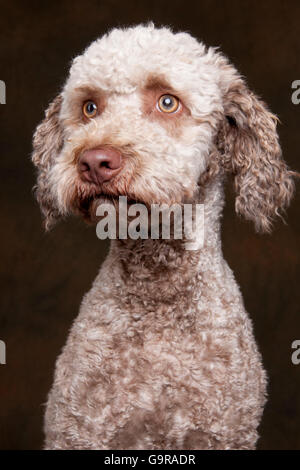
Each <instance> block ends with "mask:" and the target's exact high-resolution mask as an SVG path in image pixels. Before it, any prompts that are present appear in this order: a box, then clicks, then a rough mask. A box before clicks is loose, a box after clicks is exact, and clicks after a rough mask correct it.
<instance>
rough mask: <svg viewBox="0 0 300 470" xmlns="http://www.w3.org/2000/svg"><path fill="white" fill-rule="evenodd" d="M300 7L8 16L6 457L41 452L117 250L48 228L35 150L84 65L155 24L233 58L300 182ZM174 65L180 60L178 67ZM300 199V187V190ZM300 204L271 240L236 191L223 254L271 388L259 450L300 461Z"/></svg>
mask: <svg viewBox="0 0 300 470" xmlns="http://www.w3.org/2000/svg"><path fill="white" fill-rule="evenodd" d="M299 18H300V2H298V1H293V0H289V1H283V0H282V1H281V0H278V1H276V0H273V1H266V0H264V1H256V0H252V1H250V0H244V1H236V0H230V1H229V0H225V1H220V0H195V1H193V0H185V1H179V0H170V1H163V0H151V1H150V0H149V1H147V0H145V1H133V0H127V1H126V2H125V1H121V0H103V1H96V0H93V1H89V0H86V1H59V2H58V1H51V2H38V1H36V2H35V1H31V2H29V1H28V2H23V1H10V2H8V1H7V2H4V1H1V2H0V79H1V80H4V81H5V83H6V87H7V96H6V100H7V103H6V104H5V105H0V120H1V127H0V129H1V131H0V162H1V186H0V197H1V243H0V247H1V264H0V270H1V281H0V282H1V283H0V285H1V291H2V292H1V296H0V302H1V315H0V339H1V340H3V341H5V343H6V348H7V364H6V365H0V448H1V449H38V448H41V447H42V442H43V433H42V425H43V413H44V404H45V402H46V397H47V393H48V391H49V389H50V386H51V383H52V378H53V370H54V364H55V360H56V357H57V355H58V354H59V352H60V350H61V348H62V346H63V345H64V343H65V341H66V337H67V334H68V330H69V328H70V326H71V323H72V321H73V319H74V318H75V316H76V315H77V312H78V309H79V304H80V301H81V298H82V296H83V294H84V293H85V292H86V291H87V290H88V289H89V287H90V285H91V282H92V281H93V279H94V277H95V275H96V273H97V271H98V269H99V266H100V263H101V262H102V261H103V259H104V257H105V254H106V252H107V247H108V244H107V243H104V242H101V241H100V240H98V239H97V237H96V233H95V229H94V228H88V227H86V226H85V225H84V224H83V223H82V222H81V221H79V220H75V219H69V220H67V221H65V222H61V223H60V224H59V225H58V226H57V227H56V228H55V229H54V230H53V231H52V232H51V233H50V234H45V233H44V232H43V229H42V226H41V216H40V212H39V208H38V206H37V204H36V202H35V201H34V198H33V196H32V192H31V188H32V186H33V185H34V181H35V172H34V168H33V166H32V164H31V162H30V152H31V139H32V134H33V131H34V129H35V127H36V125H37V124H38V122H39V121H40V120H41V119H42V118H43V114H44V109H45V108H46V107H47V105H48V103H49V102H50V101H51V100H52V99H53V98H54V97H55V95H56V94H57V92H58V91H59V90H60V88H61V86H62V85H63V83H64V80H65V77H66V74H67V72H68V69H69V65H70V61H71V60H72V59H73V58H74V57H75V56H76V55H78V54H79V53H81V52H82V51H83V49H84V48H85V47H86V46H87V45H88V44H89V43H90V42H91V41H93V40H94V39H96V38H97V37H99V36H101V35H102V34H103V33H104V32H106V31H107V30H108V29H110V28H112V27H114V26H126V25H132V24H137V23H140V22H147V21H150V20H152V21H154V23H155V24H156V25H157V26H159V25H165V24H167V25H172V26H173V27H174V29H175V30H184V31H188V32H190V33H192V34H193V35H194V36H196V37H197V38H198V39H201V40H203V41H204V42H205V43H206V44H208V45H214V46H220V47H221V49H222V51H223V52H224V53H225V54H226V55H227V56H229V58H230V59H231V60H232V62H233V63H234V64H235V65H236V67H237V68H238V69H239V71H240V72H241V73H242V74H243V75H244V76H245V77H247V81H248V84H249V86H250V88H252V89H253V90H254V91H255V92H256V93H257V94H258V95H260V96H261V97H263V99H264V100H265V101H266V102H267V103H268V104H269V106H270V108H271V110H272V111H273V112H274V113H276V114H277V115H278V116H279V118H280V121H281V125H280V126H279V134H280V138H281V144H282V148H283V152H284V156H285V159H286V160H287V162H288V164H289V165H290V166H291V167H292V168H293V169H297V170H300V163H299V150H298V149H299V147H300V135H299V124H300V105H299V106H296V105H294V104H293V103H292V101H291V94H292V89H291V83H292V82H293V81H294V80H296V79H300V60H299V57H300V41H299V28H300V24H299V23H300V20H299ZM171 60H172V58H171V57H170V61H171ZM298 189H299V186H298ZM299 200H300V199H299V190H298V196H296V198H295V199H294V201H293V203H292V206H291V207H290V209H289V210H288V213H287V222H288V225H284V224H283V223H281V222H278V223H277V224H276V226H275V230H274V232H273V234H272V235H271V236H268V235H264V236H261V235H257V234H255V233H254V229H253V227H252V226H251V225H250V224H248V223H246V222H244V221H241V220H240V219H238V217H237V216H236V215H235V213H234V205H233V193H232V190H231V189H230V187H228V189H227V204H226V208H225V212H224V218H223V231H222V234H223V235H222V236H223V250H224V255H225V258H226V259H227V261H228V263H229V265H230V267H231V268H232V269H233V271H234V273H235V276H236V279H237V281H238V283H239V284H240V287H241V290H242V293H243V297H244V301H245V305H246V308H247V310H248V312H249V313H250V317H251V318H252V320H253V323H254V331H255V336H256V339H257V342H258V344H259V348H260V350H261V352H262V356H263V361H264V365H265V368H266V369H267V371H268V376H269V395H270V396H269V401H268V404H267V406H266V409H265V413H264V416H263V421H262V425H261V427H260V434H261V439H260V440H259V443H258V448H259V449H300V422H299V412H300V395H299V389H300V365H299V366H296V365H293V364H292V362H291V354H292V352H293V350H292V349H291V344H292V342H293V341H294V340H295V339H300V315H299V300H300V299H299V292H300V288H299V280H300V267H299V242H300V239H299V225H300V222H299V209H298V207H299Z"/></svg>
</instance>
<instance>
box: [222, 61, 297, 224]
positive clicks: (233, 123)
mask: <svg viewBox="0 0 300 470" xmlns="http://www.w3.org/2000/svg"><path fill="white" fill-rule="evenodd" d="M225 70H226V72H227V77H226V78H227V79H228V75H229V76H230V80H228V81H227V84H228V85H227V89H226V90H225V92H224V98H223V107H224V114H225V120H224V122H223V125H222V129H221V131H220V134H219V146H220V147H221V153H222V154H223V157H224V159H225V166H226V169H227V170H229V171H230V172H231V173H232V174H233V176H234V186H235V190H236V202H235V207H236V211H237V213H239V214H242V215H244V216H245V218H246V219H248V220H252V221H253V222H254V224H255V228H256V230H257V231H262V232H269V231H270V230H271V227H272V221H273V219H274V217H275V216H278V215H279V216H280V211H281V210H284V208H285V207H287V206H288V204H289V202H290V200H291V198H292V195H293V192H294V181H293V176H295V175H296V173H294V172H292V171H290V170H289V169H288V167H287V165H286V163H285V162H284V160H283V159H282V155H281V148H280V145H279V142H278V135H277V131H276V125H277V121H278V119H277V117H276V116H275V115H274V114H272V113H271V112H270V111H268V109H267V107H266V105H265V104H264V103H263V102H262V101H261V100H260V99H259V98H258V97H257V96H255V95H254V93H252V92H251V91H250V90H249V89H248V87H247V85H246V84H245V82H244V81H243V80H242V79H241V77H239V76H238V74H237V73H236V72H235V70H234V69H233V68H232V69H231V70H232V73H230V67H228V66H227V67H226V69H225ZM228 72H229V74H228Z"/></svg>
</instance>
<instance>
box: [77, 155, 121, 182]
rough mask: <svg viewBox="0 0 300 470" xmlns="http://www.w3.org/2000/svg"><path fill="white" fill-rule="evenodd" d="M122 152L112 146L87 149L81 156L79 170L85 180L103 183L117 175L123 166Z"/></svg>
mask: <svg viewBox="0 0 300 470" xmlns="http://www.w3.org/2000/svg"><path fill="white" fill-rule="evenodd" d="M121 162H122V156H121V153H120V152H119V151H118V150H117V149H114V148H112V147H98V148H95V149H90V150H86V151H85V152H83V153H82V155H81V156H80V159H79V162H78V170H79V173H80V175H81V177H82V179H83V180H84V181H88V182H90V183H95V184H99V183H103V182H104V181H109V180H111V179H112V178H113V176H115V175H116V174H117V173H118V172H119V171H120V168H121Z"/></svg>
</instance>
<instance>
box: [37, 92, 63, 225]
mask: <svg viewBox="0 0 300 470" xmlns="http://www.w3.org/2000/svg"><path fill="white" fill-rule="evenodd" d="M61 102H62V97H61V95H58V96H57V97H56V98H55V99H54V100H53V102H52V103H51V104H50V106H49V107H48V109H47V110H46V113H45V118H44V120H43V121H42V122H41V123H40V124H39V125H38V126H37V128H36V131H35V133H34V137H33V153H32V161H33V163H34V165H35V166H36V167H37V169H38V177H37V184H36V186H35V187H34V190H35V194H36V198H37V200H38V202H39V204H40V207H41V211H42V214H43V216H44V224H45V228H46V230H48V229H49V228H50V227H51V226H52V225H53V224H54V223H55V221H56V220H57V218H58V217H59V211H58V208H57V204H56V202H55V198H54V197H53V195H52V193H53V188H52V187H51V184H50V181H49V177H50V171H51V167H52V165H53V163H54V161H55V159H56V157H57V155H58V154H59V152H60V150H61V148H62V146H63V130H62V126H61V124H60V121H59V112H60V108H61Z"/></svg>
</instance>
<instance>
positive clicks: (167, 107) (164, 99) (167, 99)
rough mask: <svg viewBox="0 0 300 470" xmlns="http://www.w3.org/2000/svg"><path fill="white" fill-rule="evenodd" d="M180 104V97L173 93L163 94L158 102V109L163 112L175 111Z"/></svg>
mask: <svg viewBox="0 0 300 470" xmlns="http://www.w3.org/2000/svg"><path fill="white" fill-rule="evenodd" d="M179 106H180V101H179V99H178V98H176V97H175V96H173V95H162V96H161V97H160V98H159V100H158V102H157V107H158V110H159V111H162V112H163V113H175V112H176V111H178V109H179Z"/></svg>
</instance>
